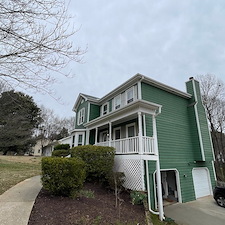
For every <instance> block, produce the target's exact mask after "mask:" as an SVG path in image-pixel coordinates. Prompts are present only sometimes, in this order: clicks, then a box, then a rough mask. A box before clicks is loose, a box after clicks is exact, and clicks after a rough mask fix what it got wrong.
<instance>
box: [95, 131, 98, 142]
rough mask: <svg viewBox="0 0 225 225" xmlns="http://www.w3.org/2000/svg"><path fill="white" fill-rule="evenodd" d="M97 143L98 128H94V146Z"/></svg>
mask: <svg viewBox="0 0 225 225" xmlns="http://www.w3.org/2000/svg"><path fill="white" fill-rule="evenodd" d="M97 143H98V128H97V127H96V128H95V144H97Z"/></svg>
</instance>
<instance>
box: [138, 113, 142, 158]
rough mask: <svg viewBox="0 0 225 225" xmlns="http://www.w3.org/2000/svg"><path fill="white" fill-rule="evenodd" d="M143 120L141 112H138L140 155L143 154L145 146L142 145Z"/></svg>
mask: <svg viewBox="0 0 225 225" xmlns="http://www.w3.org/2000/svg"><path fill="white" fill-rule="evenodd" d="M142 137H143V134H142V118H141V112H138V139H139V154H142V153H143V145H142Z"/></svg>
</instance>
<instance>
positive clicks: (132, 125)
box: [126, 123, 136, 138]
mask: <svg viewBox="0 0 225 225" xmlns="http://www.w3.org/2000/svg"><path fill="white" fill-rule="evenodd" d="M129 127H134V137H136V123H129V124H127V125H126V138H128V128H129Z"/></svg>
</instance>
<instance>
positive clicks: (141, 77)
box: [73, 73, 191, 112]
mask: <svg viewBox="0 0 225 225" xmlns="http://www.w3.org/2000/svg"><path fill="white" fill-rule="evenodd" d="M138 81H142V82H145V83H147V84H150V85H152V86H154V87H157V88H159V89H162V90H164V91H167V92H170V93H173V94H175V95H178V96H180V97H183V98H186V99H189V98H191V95H190V94H188V93H186V92H183V91H180V90H178V89H176V88H173V87H170V86H168V85H166V84H163V83H160V82H158V81H156V80H153V79H151V78H149V77H146V76H144V75H142V74H140V73H137V74H136V75H134V76H133V77H131V78H130V79H129V80H127V81H126V82H124V83H123V84H121V85H120V86H118V87H117V88H115V89H114V90H112V91H110V92H109V93H108V94H106V95H105V96H103V97H102V98H96V97H94V96H91V95H86V94H82V93H80V94H79V96H78V98H77V101H76V103H75V105H74V107H73V111H75V112H76V110H77V108H78V106H79V104H78V103H80V101H81V98H84V99H85V101H86V100H89V101H90V102H93V103H95V104H97V105H101V104H102V103H104V102H105V101H106V100H107V99H110V98H113V97H115V95H117V94H120V93H121V92H122V91H124V90H126V89H128V88H129V87H131V86H132V85H134V84H135V83H137V82H138Z"/></svg>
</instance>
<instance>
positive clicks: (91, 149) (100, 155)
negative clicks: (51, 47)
mask: <svg viewBox="0 0 225 225" xmlns="http://www.w3.org/2000/svg"><path fill="white" fill-rule="evenodd" d="M114 155H115V149H114V148H112V147H103V146H93V145H83V146H77V147H74V148H73V149H72V150H71V156H72V157H80V158H81V159H82V160H83V161H85V163H86V167H87V179H88V180H89V181H100V182H102V183H105V182H106V183H108V178H109V177H108V176H111V175H112V170H113V165H114Z"/></svg>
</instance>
